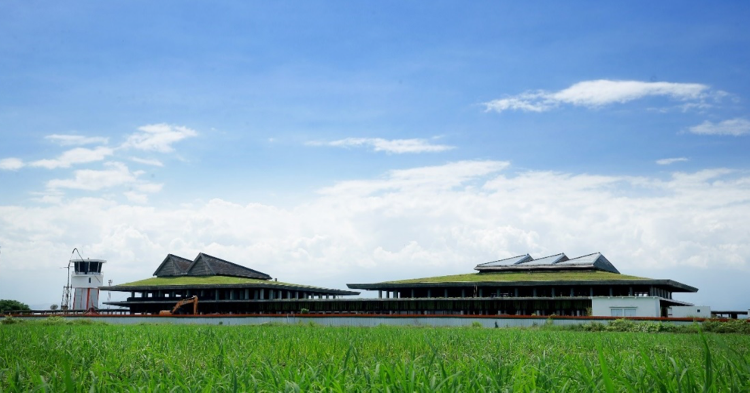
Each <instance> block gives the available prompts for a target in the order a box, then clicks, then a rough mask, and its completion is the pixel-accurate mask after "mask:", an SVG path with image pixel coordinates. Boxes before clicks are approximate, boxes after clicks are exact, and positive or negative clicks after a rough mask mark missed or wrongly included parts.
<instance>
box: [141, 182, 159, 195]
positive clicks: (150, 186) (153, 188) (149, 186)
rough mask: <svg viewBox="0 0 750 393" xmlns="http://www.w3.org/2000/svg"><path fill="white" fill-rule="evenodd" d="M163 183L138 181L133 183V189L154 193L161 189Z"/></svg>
mask: <svg viewBox="0 0 750 393" xmlns="http://www.w3.org/2000/svg"><path fill="white" fill-rule="evenodd" d="M163 186H164V185H163V184H157V183H139V184H136V185H135V189H137V190H138V191H141V192H145V193H149V194H154V193H157V192H159V191H161V189H162V187H163Z"/></svg>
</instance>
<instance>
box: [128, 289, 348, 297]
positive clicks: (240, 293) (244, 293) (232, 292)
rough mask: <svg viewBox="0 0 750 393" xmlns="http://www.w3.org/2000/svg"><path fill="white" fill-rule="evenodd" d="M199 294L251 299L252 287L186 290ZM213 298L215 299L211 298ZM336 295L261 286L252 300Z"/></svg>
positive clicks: (159, 294)
mask: <svg viewBox="0 0 750 393" xmlns="http://www.w3.org/2000/svg"><path fill="white" fill-rule="evenodd" d="M219 291H224V297H223V298H222V297H221V296H220V294H221V292H219ZM136 293H139V294H140V295H141V296H140V297H141V298H144V299H147V298H164V297H169V298H175V299H177V295H178V294H182V292H179V291H161V290H158V291H151V292H131V293H130V295H131V297H133V298H135V297H136V296H135V295H136ZM193 295H197V296H198V298H199V299H204V300H251V289H250V288H245V289H223V290H221V289H200V290H192V291H191V290H189V289H188V290H186V291H185V297H190V296H193ZM211 298H213V299H211ZM337 298H338V297H337V296H336V295H332V294H324V293H316V292H307V291H292V290H287V289H270V288H269V289H268V290H266V288H259V289H253V290H252V300H283V299H289V300H291V299H295V300H299V299H337Z"/></svg>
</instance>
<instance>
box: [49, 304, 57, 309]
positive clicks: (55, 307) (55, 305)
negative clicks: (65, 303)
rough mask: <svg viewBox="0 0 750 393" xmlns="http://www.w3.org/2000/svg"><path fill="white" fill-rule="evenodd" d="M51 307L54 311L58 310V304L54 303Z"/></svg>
mask: <svg viewBox="0 0 750 393" xmlns="http://www.w3.org/2000/svg"><path fill="white" fill-rule="evenodd" d="M49 309H50V310H52V311H55V310H57V304H53V305H51V306H49Z"/></svg>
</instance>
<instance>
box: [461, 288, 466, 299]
mask: <svg viewBox="0 0 750 393" xmlns="http://www.w3.org/2000/svg"><path fill="white" fill-rule="evenodd" d="M465 297H466V289H465V288H461V299H463V298H465Z"/></svg>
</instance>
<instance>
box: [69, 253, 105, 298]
mask: <svg viewBox="0 0 750 393" xmlns="http://www.w3.org/2000/svg"><path fill="white" fill-rule="evenodd" d="M106 262H107V261H105V260H103V259H72V260H71V261H70V263H71V264H72V265H73V271H72V272H70V284H69V285H68V287H66V290H67V291H68V292H67V293H68V295H67V300H68V301H70V295H69V294H70V292H69V291H70V289H72V290H73V304H72V307H70V310H89V309H92V308H94V309H98V308H99V287H101V286H103V285H104V276H103V275H102V265H103V264H105V263H106ZM65 300H66V299H65V295H63V307H65V306H66V305H67V304H65V303H67V302H66V301H65Z"/></svg>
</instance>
